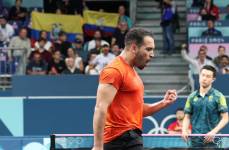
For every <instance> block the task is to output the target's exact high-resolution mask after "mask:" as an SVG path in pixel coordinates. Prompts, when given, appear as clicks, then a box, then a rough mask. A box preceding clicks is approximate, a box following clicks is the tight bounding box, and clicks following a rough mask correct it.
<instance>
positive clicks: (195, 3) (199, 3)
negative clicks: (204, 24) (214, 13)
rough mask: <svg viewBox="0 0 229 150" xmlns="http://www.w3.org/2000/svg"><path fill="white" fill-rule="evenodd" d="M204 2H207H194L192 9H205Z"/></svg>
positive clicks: (203, 0) (198, 0)
mask: <svg viewBox="0 0 229 150" xmlns="http://www.w3.org/2000/svg"><path fill="white" fill-rule="evenodd" d="M204 2H205V0H193V1H192V7H200V8H203V7H204Z"/></svg>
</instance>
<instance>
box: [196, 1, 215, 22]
mask: <svg viewBox="0 0 229 150" xmlns="http://www.w3.org/2000/svg"><path fill="white" fill-rule="evenodd" d="M200 16H201V19H202V20H213V21H215V20H218V19H219V8H218V7H217V6H216V5H215V4H214V0H205V3H204V7H203V8H201V10H200Z"/></svg>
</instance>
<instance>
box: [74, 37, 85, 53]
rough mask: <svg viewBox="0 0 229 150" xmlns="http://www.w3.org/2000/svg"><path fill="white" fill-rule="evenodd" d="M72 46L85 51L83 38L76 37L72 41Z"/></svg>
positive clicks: (78, 50)
mask: <svg viewBox="0 0 229 150" xmlns="http://www.w3.org/2000/svg"><path fill="white" fill-rule="evenodd" d="M72 48H74V49H75V50H76V51H77V52H80V51H83V40H82V38H76V39H75V41H74V42H73V43H72Z"/></svg>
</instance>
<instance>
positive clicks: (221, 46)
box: [218, 45, 226, 51]
mask: <svg viewBox="0 0 229 150" xmlns="http://www.w3.org/2000/svg"><path fill="white" fill-rule="evenodd" d="M220 48H223V49H224V50H226V47H225V46H223V45H219V47H218V51H219V49H220Z"/></svg>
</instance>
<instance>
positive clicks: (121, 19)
mask: <svg viewBox="0 0 229 150" xmlns="http://www.w3.org/2000/svg"><path fill="white" fill-rule="evenodd" d="M118 13H119V23H121V22H126V23H127V25H128V29H130V28H132V26H133V23H132V20H131V19H130V18H129V17H128V16H126V8H125V7H124V6H123V5H120V6H119V7H118Z"/></svg>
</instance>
